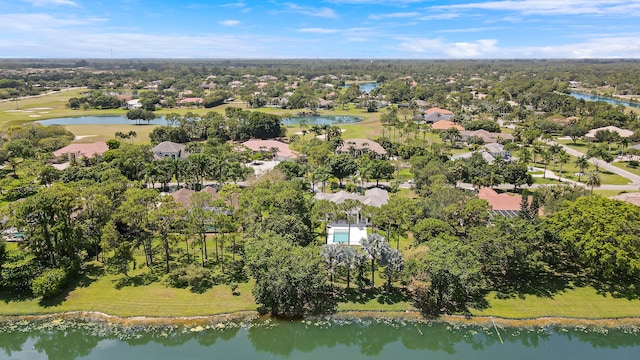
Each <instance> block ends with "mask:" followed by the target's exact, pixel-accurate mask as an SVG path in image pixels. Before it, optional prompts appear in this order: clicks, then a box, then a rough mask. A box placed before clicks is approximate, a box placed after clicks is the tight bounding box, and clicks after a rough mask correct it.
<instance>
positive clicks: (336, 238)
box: [333, 231, 349, 244]
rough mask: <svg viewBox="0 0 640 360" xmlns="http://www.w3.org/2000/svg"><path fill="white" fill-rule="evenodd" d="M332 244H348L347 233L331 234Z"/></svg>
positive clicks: (337, 232)
mask: <svg viewBox="0 0 640 360" xmlns="http://www.w3.org/2000/svg"><path fill="white" fill-rule="evenodd" d="M333 242H334V243H340V244H348V243H349V232H348V231H336V232H334V233H333Z"/></svg>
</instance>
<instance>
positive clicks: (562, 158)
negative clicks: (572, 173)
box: [557, 149, 571, 181]
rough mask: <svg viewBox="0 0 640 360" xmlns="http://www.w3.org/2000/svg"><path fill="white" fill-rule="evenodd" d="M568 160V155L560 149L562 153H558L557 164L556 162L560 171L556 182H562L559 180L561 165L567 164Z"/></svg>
mask: <svg viewBox="0 0 640 360" xmlns="http://www.w3.org/2000/svg"><path fill="white" fill-rule="evenodd" d="M570 159H571V158H570V157H569V154H567V152H566V151H565V150H564V149H562V151H560V153H559V154H558V157H557V162H558V164H560V169H559V170H558V172H559V174H558V181H562V180H561V177H562V165H564V164H568V163H569V160H570Z"/></svg>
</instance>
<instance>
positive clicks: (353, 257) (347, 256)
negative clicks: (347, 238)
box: [337, 246, 364, 289]
mask: <svg viewBox="0 0 640 360" xmlns="http://www.w3.org/2000/svg"><path fill="white" fill-rule="evenodd" d="M363 260H364V257H362V256H360V254H359V253H358V251H356V249H354V248H352V247H351V246H340V248H339V252H338V264H337V265H338V266H340V267H344V268H345V269H346V270H347V289H348V288H349V287H350V286H351V270H355V269H357V268H358V267H359V266H360V264H361V263H362V261H363Z"/></svg>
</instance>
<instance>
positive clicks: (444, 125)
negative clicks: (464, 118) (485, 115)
mask: <svg viewBox="0 0 640 360" xmlns="http://www.w3.org/2000/svg"><path fill="white" fill-rule="evenodd" d="M451 128H455V129H458V130H459V131H464V127H462V126H461V125H458V124H456V123H454V122H453V121H449V120H440V121H436V122H435V123H434V124H433V125H431V130H449V129H451Z"/></svg>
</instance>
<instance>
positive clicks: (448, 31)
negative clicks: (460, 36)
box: [438, 26, 506, 33]
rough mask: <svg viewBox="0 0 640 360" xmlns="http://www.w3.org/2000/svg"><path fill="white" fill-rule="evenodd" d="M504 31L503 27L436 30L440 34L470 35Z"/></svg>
mask: <svg viewBox="0 0 640 360" xmlns="http://www.w3.org/2000/svg"><path fill="white" fill-rule="evenodd" d="M503 29H506V28H505V27H503V26H491V27H472V28H460V29H444V30H438V32H441V33H472V32H482V31H493V30H503Z"/></svg>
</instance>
